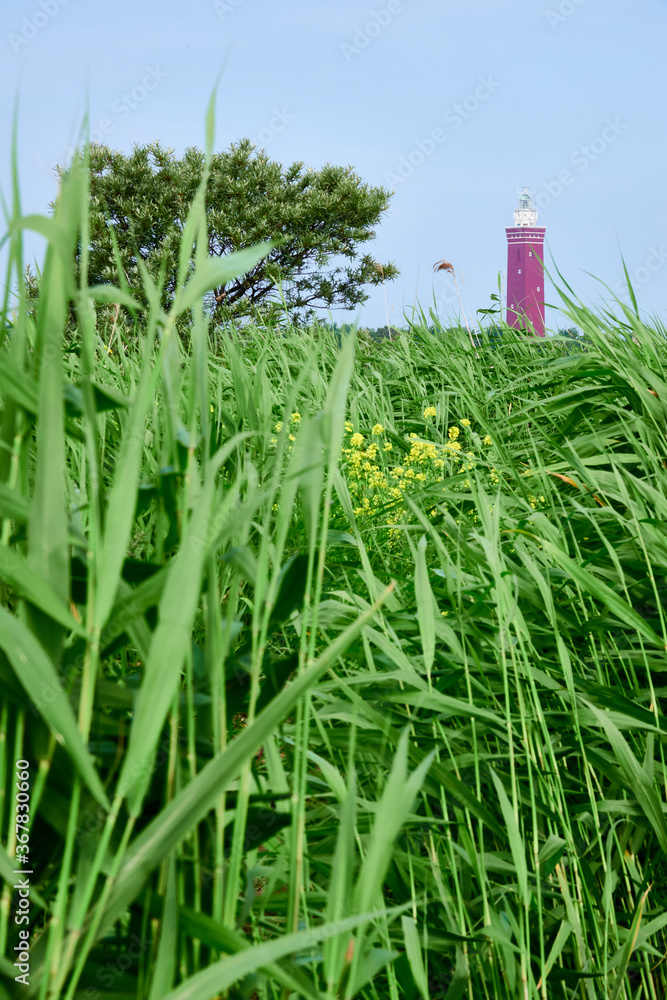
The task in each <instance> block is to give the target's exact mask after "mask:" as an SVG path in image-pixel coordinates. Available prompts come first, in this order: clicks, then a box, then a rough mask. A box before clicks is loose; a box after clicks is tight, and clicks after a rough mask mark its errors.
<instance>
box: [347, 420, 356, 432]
mask: <svg viewBox="0 0 667 1000" xmlns="http://www.w3.org/2000/svg"><path fill="white" fill-rule="evenodd" d="M345 430H346V431H347V432H348V434H350V433H351V432H352V431H353V430H354V428H353V426H352V424H351V422H350V421H349V420H346V421H345Z"/></svg>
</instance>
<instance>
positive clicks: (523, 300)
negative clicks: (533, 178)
mask: <svg viewBox="0 0 667 1000" xmlns="http://www.w3.org/2000/svg"><path fill="white" fill-rule="evenodd" d="M505 232H506V233H507V324H508V326H513V327H515V328H517V329H528V330H531V331H534V332H535V333H536V334H537V336H538V337H544V336H545V328H544V234H545V233H546V229H545V228H543V227H542V228H541V227H539V226H538V225H537V210H536V208H535V203H534V201H533V198H532V195H531V194H530V192H529V190H528V188H524V189H523V191H522V193H521V195H520V197H519V205H518V208H516V209H515V211H514V225H513V226H510V227H508V228H507V229H506V230H505Z"/></svg>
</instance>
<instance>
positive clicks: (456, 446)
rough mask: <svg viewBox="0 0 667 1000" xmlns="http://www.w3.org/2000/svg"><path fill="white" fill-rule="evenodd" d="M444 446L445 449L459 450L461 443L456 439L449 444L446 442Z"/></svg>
mask: <svg viewBox="0 0 667 1000" xmlns="http://www.w3.org/2000/svg"><path fill="white" fill-rule="evenodd" d="M445 448H446V449H447V451H461V444H460V442H458V441H452V442H450V444H446V445H445Z"/></svg>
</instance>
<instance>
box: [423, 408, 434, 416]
mask: <svg viewBox="0 0 667 1000" xmlns="http://www.w3.org/2000/svg"><path fill="white" fill-rule="evenodd" d="M424 416H425V417H434V416H435V406H427V407H426V409H425V410H424Z"/></svg>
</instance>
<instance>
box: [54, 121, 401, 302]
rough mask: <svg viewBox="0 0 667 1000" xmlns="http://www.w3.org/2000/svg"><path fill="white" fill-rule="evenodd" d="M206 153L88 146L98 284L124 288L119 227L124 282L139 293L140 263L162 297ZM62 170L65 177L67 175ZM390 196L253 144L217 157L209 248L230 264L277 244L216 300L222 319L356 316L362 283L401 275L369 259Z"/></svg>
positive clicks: (344, 170)
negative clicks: (320, 313) (280, 159)
mask: <svg viewBox="0 0 667 1000" xmlns="http://www.w3.org/2000/svg"><path fill="white" fill-rule="evenodd" d="M204 161H205V158H204V154H203V152H201V151H200V150H198V149H194V148H190V149H187V150H186V151H185V153H184V155H183V156H182V157H181V158H178V157H176V156H175V155H174V152H173V150H170V149H166V148H163V147H162V146H161V145H160V144H159V143H157V142H156V143H150V144H148V145H143V146H140V145H137V146H135V147H134V149H133V151H132V153H131V154H130V155H125V154H123V153H121V152H117V151H114V150H112V149H110V148H109V147H107V146H103V145H95V144H94V145H92V146H91V149H90V174H91V222H90V257H89V280H90V283H91V284H93V283H105V282H113V283H117V281H118V276H117V272H116V264H115V260H114V252H113V240H112V235H111V231H113V234H114V236H115V240H116V243H117V246H118V250H119V253H120V259H121V262H122V266H123V270H124V272H125V276H126V278H127V280H128V282H129V284H130V286H131V288H132V290H133V293H134V294H135V296H138V297H141V290H142V281H141V277H140V269H139V265H138V261H139V260H141V261H143V263H144V264H145V265H146V267H147V268H148V271H149V272H150V273H151V274H152V275H153V276H154V277H157V276H158V274H159V273H160V272H161V271H163V272H164V278H165V281H164V299H165V305H168V304H169V301H170V299H171V296H172V295H173V293H174V290H175V285H176V276H177V272H178V254H179V245H180V240H181V235H182V232H183V228H184V225H185V220H186V218H187V214H188V210H189V208H190V206H191V205H192V202H193V199H194V196H195V193H196V191H197V188H198V185H199V183H200V181H201V179H202V176H203V171H204ZM61 172H62V170H61ZM389 198H390V192H389V191H386V190H384V189H383V188H380V187H372V186H370V185H368V184H365V183H364V182H363V181H362V180H361V178H360V177H359V176H358V175H357V174H355V173H354V171H353V170H352V168H351V167H340V166H332V165H331V164H326V165H325V166H324V167H323V168H321V169H319V170H316V169H311V168H306V167H304V164H303V163H301V162H295V163H293V164H291V166H289V167H286V168H284V167H282V166H281V165H280V164H279V163H277V162H274V161H271V160H270V159H269V158H268V156H267V154H266V152H265V151H263V150H259V151H257V152H256V151H255V147H254V146H253V144H252V143H251V142H250V141H249V140H248V139H243V140H242V141H240V142H239V143H238V144H232V146H231V147H230V149H229V150H228V151H225V152H221V153H215V154H213V156H212V159H211V164H210V174H209V179H208V182H207V188H206V214H207V226H208V251H209V254H211V255H217V256H221V255H224V254H228V253H230V252H232V251H235V250H242V249H244V248H246V247H250V246H253V245H255V244H257V243H262V242H264V241H265V240H269V239H280V240H281V244H280V245H279V246H277V247H275V248H274V249H273V250H272V251H271V252H270V253H269V255H268V256H267V257H266V258H265V259H263V260H262V261H260V262H259V263H258V264H257V265H256V266H255V267H254V268H253V269H252V270H251V271H250V272H248V273H247V274H245V275H242V276H241V277H239V278H236V279H235V280H233V281H230V282H229V283H228V284H227V285H225V286H222V287H220V288H217V289H215V291H214V293H212V294H211V295H210V297H209V299H208V300H207V304H208V305H209V306H210V309H211V312H212V314H213V315H214V316H215V317H216V318H218V319H220V320H225V319H230V318H235V317H239V316H258V315H266V314H270V313H271V312H272V310H273V311H275V310H276V308H277V307H279V308H282V302H283V300H284V303H285V305H286V306H287V309H288V311H289V313H290V315H292V316H293V317H294V318H301V319H303V318H306V317H309V316H312V315H314V312H313V311H314V309H316V308H329V309H334V308H342V309H351V308H354V307H355V306H357V305H359V304H361V303H363V302H365V301H366V300H367V299H368V294H367V293H366V292H365V291H364V286H367V285H377V284H380V283H381V282H382V281H383V280H384V279H387V280H390V279H392V278H394V277H396V276H397V275H398V273H399V272H398V269H397V268H396V267H395V265H394V264H393V263H387V264H380V263H379V262H378V261H376V260H375V259H374V258H373V257H372V256H371V255H370V254H360V251H359V247H360V245H361V244H363V243H366V242H367V241H369V240H372V239H373V238H374V237H375V231H374V228H373V227H374V226H375V225H377V223H378V221H379V220H380V218H381V216H382V214H383V213H384V212H385V211H386V210H387V208H388V205H389Z"/></svg>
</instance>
